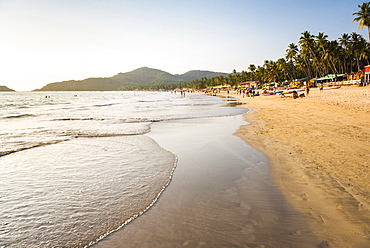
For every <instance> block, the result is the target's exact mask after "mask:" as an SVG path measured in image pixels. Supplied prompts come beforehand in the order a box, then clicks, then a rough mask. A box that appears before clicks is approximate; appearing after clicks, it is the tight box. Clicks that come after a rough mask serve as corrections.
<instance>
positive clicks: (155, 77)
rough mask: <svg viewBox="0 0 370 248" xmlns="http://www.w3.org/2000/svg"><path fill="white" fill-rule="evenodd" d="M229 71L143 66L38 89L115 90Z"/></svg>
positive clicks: (178, 81) (188, 79)
mask: <svg viewBox="0 0 370 248" xmlns="http://www.w3.org/2000/svg"><path fill="white" fill-rule="evenodd" d="M219 75H223V76H227V75H228V74H227V73H219V72H211V71H189V72H187V73H184V74H181V75H173V74H170V73H168V72H165V71H161V70H157V69H151V68H148V67H142V68H139V69H136V70H133V71H130V72H126V73H118V74H117V75H115V76H113V77H109V78H87V79H84V80H78V81H76V80H70V81H63V82H57V83H50V84H47V85H46V86H44V87H42V88H41V89H37V90H36V91H115V90H120V89H123V88H127V86H144V85H155V84H178V83H188V82H191V81H193V80H196V79H201V78H204V77H207V78H211V77H216V76H219Z"/></svg>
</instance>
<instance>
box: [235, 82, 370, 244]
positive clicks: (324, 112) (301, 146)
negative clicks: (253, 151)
mask: <svg viewBox="0 0 370 248" xmlns="http://www.w3.org/2000/svg"><path fill="white" fill-rule="evenodd" d="M231 96H233V97H238V98H240V100H241V101H242V102H244V103H246V105H245V106H246V107H248V108H251V109H252V111H251V112H250V113H249V114H248V115H246V118H247V120H248V121H249V122H251V125H247V126H243V127H242V128H241V129H240V130H239V132H238V135H239V136H240V137H242V138H243V139H244V140H246V141H247V142H248V143H250V144H251V145H253V146H254V147H255V148H257V149H258V150H260V151H261V152H263V153H264V154H266V155H267V156H268V158H269V163H270V164H271V176H272V178H273V181H274V183H275V185H277V187H278V188H279V189H280V190H281V191H282V192H283V194H284V195H285V196H286V197H287V199H288V200H289V202H291V203H292V204H293V205H294V206H295V207H296V209H297V210H299V211H300V212H301V213H303V214H304V216H305V218H306V219H307V221H308V223H309V225H310V227H311V228H312V230H313V231H314V233H315V234H316V235H317V236H318V237H319V239H320V240H325V245H327V247H353V248H365V247H370V87H369V86H368V87H363V88H361V87H342V88H341V89H338V90H327V91H323V92H320V91H319V90H318V89H311V92H310V94H309V97H305V98H300V99H291V98H281V97H280V96H277V95H276V96H261V97H255V98H241V97H240V96H237V95H235V94H231Z"/></svg>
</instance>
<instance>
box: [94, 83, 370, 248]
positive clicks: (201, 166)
mask: <svg viewBox="0 0 370 248" xmlns="http://www.w3.org/2000/svg"><path fill="white" fill-rule="evenodd" d="M219 95H220V96H223V97H225V96H227V97H233V98H238V99H239V100H238V101H240V102H242V103H243V105H242V107H247V108H250V109H251V111H250V112H249V113H248V114H245V115H244V117H243V116H241V117H242V118H246V120H247V121H248V123H246V122H240V119H238V118H240V117H237V116H236V117H227V118H220V117H218V118H216V119H198V120H187V121H186V122H183V121H170V122H165V123H163V122H162V123H158V124H157V123H156V124H155V125H153V126H152V132H151V133H149V136H150V137H151V138H153V139H155V140H156V141H157V142H158V144H159V145H160V146H162V147H163V148H165V149H168V150H170V151H171V152H173V153H175V154H176V156H177V157H178V163H177V168H176V169H175V172H174V176H173V179H172V182H171V184H170V185H169V187H168V188H167V189H166V190H165V191H164V192H163V195H162V196H161V197H160V199H159V200H158V202H157V203H156V204H155V205H154V206H153V207H152V208H151V209H150V210H149V211H148V212H146V213H145V214H144V215H142V216H141V217H139V218H138V219H136V220H135V221H133V222H132V223H130V224H129V225H127V226H125V227H124V228H122V229H121V230H119V231H118V232H115V233H113V234H112V235H110V236H108V237H107V238H105V239H104V240H102V241H101V242H99V243H98V244H96V245H94V246H93V247H94V248H105V247H116V248H121V247H274V248H275V247H293V248H294V247H320V248H327V247H353V248H365V247H368V244H369V242H370V229H369V224H370V214H369V213H370V211H369V202H370V194H369V189H370V187H369V180H368V178H369V171H368V167H369V159H370V157H369V154H370V153H369V151H370V148H369V140H370V139H369V138H370V128H369V125H368V120H369V117H370V116H369V115H370V111H369V101H370V98H369V96H370V88H369V87H367V88H359V87H346V88H341V89H338V90H327V91H323V92H319V90H318V89H311V92H310V95H309V96H308V97H305V98H299V99H292V98H288V97H286V98H281V97H280V96H279V95H274V96H261V97H255V98H247V97H246V98H243V97H242V96H240V95H236V94H235V93H234V92H231V93H229V94H227V93H226V92H225V93H220V94H219ZM230 100H232V99H231V98H225V102H228V101H230ZM232 134H234V135H232ZM238 137H239V138H241V139H238ZM243 140H244V141H245V142H243ZM250 145H251V146H250Z"/></svg>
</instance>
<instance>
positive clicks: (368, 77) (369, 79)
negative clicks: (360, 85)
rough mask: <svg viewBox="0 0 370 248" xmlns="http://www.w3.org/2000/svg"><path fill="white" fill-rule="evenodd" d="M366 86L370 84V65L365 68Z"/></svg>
mask: <svg viewBox="0 0 370 248" xmlns="http://www.w3.org/2000/svg"><path fill="white" fill-rule="evenodd" d="M364 72H365V76H364V86H365V85H368V84H370V65H367V66H365V67H364Z"/></svg>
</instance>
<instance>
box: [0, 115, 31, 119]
mask: <svg viewBox="0 0 370 248" xmlns="http://www.w3.org/2000/svg"><path fill="white" fill-rule="evenodd" d="M32 116H35V115H33V114H14V115H7V116H2V117H0V118H2V119H14V118H22V117H32Z"/></svg>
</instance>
